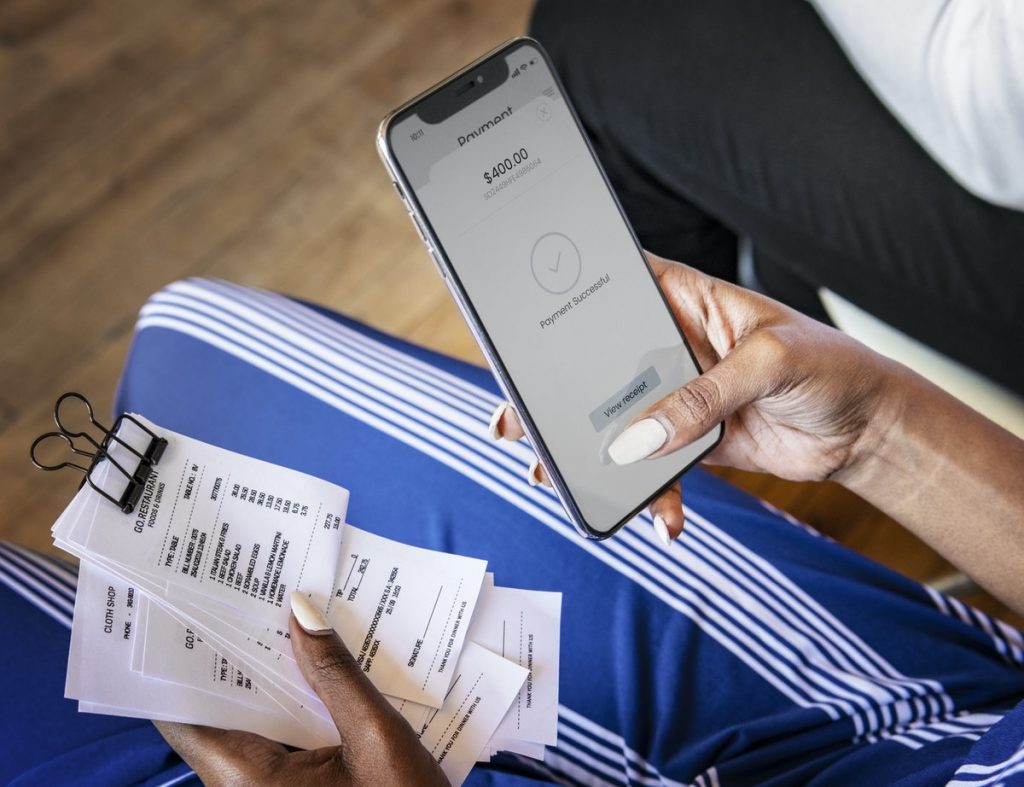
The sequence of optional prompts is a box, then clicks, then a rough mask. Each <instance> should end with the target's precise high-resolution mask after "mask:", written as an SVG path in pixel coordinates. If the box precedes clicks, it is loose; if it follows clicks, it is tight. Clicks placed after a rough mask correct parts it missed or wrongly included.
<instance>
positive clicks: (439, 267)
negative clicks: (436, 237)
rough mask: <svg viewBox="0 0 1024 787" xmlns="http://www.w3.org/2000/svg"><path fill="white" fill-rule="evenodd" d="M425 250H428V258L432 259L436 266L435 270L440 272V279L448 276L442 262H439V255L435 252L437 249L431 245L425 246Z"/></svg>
mask: <svg viewBox="0 0 1024 787" xmlns="http://www.w3.org/2000/svg"><path fill="white" fill-rule="evenodd" d="M427 251H428V252H430V259H432V260H433V261H434V267H435V268H437V272H438V273H440V274H441V278H442V279H447V278H448V276H447V274H446V273H445V272H444V264H443V263H442V262H441V258H440V256H438V254H437V250H436V249H434V247H433V246H429V245H428V246H427Z"/></svg>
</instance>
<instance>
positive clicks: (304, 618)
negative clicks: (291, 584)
mask: <svg viewBox="0 0 1024 787" xmlns="http://www.w3.org/2000/svg"><path fill="white" fill-rule="evenodd" d="M292 614H293V615H295V619H296V620H297V621H299V625H300V626H302V628H303V629H305V630H306V631H308V632H309V633H310V634H322V633H323V632H325V631H330V630H331V627H330V625H329V624H328V623H327V621H326V620H325V619H324V615H323V613H322V612H321V611H320V610H319V609H317V608H316V607H315V606H313V602H311V601H310V600H309V599H308V598H306V597H305V596H304V595H302V594H301V593H299V592H298V591H297V590H296V591H293V592H292Z"/></svg>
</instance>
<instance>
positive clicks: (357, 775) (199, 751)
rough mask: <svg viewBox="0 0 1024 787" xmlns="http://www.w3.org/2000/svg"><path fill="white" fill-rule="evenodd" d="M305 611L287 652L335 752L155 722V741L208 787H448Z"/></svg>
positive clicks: (330, 634) (334, 638)
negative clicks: (317, 704)
mask: <svg viewBox="0 0 1024 787" xmlns="http://www.w3.org/2000/svg"><path fill="white" fill-rule="evenodd" d="M311 609H312V608H311V607H310V608H308V609H307V610H306V613H305V614H304V615H303V618H304V621H305V622H306V625H307V626H309V628H308V629H304V628H303V627H302V626H300V625H299V623H298V622H297V620H296V618H295V617H294V615H293V616H292V618H291V622H290V629H291V641H292V648H293V650H294V653H295V659H296V660H297V661H298V663H299V667H300V668H301V669H302V674H303V675H304V676H305V678H306V680H307V681H308V682H309V685H310V686H311V687H312V688H313V690H314V691H315V692H316V693H317V696H319V697H320V699H321V700H322V701H323V703H324V705H326V706H327V710H328V711H330V714H331V717H332V718H333V720H334V723H335V724H336V725H337V727H338V734H339V736H340V737H341V744H340V745H339V746H331V747H326V748H322V749H314V750H313V751H292V750H290V749H288V748H286V747H285V746H283V745H281V744H280V743H275V742H274V741H271V740H267V739H266V738H263V737H261V736H259V735H254V734H252V733H249V732H239V731H237V730H235V731H228V730H218V729H213V728H212V727H199V726H196V725H194V724H177V723H171V722H154V723H155V724H156V727H157V729H158V730H160V734H161V735H163V736H164V738H165V739H166V740H167V742H168V743H169V744H170V745H171V747H172V748H173V749H174V750H175V751H176V752H178V754H180V755H181V757H182V759H183V760H185V761H186V762H187V763H188V764H189V765H190V766H192V768H193V769H194V770H195V772H196V774H198V776H199V778H200V779H202V781H203V784H206V785H227V784H231V785H235V784H261V785H262V784H281V785H289V786H290V787H294V785H300V784H301V785H307V784H309V785H317V784H323V785H328V784H329V785H353V786H355V785H371V784H372V785H378V784H403V785H432V786H433V785H447V784H448V780H447V779H446V778H445V776H444V774H443V773H442V772H441V769H440V767H439V766H438V765H437V763H436V762H435V761H434V759H433V757H431V756H430V753H429V752H428V751H427V750H426V749H425V748H423V746H422V745H421V744H420V741H419V739H418V738H417V737H416V735H415V734H414V733H413V731H412V728H411V727H410V726H409V725H408V724H407V723H406V721H405V720H404V719H403V718H402V717H401V716H400V715H399V714H398V712H397V711H396V710H395V709H394V708H392V707H391V705H389V704H388V702H387V700H385V699H384V697H383V696H382V695H381V693H380V692H379V691H377V689H376V688H374V686H373V684H372V683H370V680H369V678H367V677H366V675H365V674H364V673H363V671H362V669H360V667H359V665H358V664H357V663H356V661H355V659H353V658H352V654H351V653H349V651H348V649H347V648H346V647H345V645H344V644H343V643H342V641H341V639H340V638H339V637H338V635H337V634H336V633H335V632H334V631H333V630H332V629H330V628H328V627H327V624H326V623H325V622H323V619H322V616H320V617H319V620H317V619H314V620H313V621H312V623H313V625H312V626H310V620H308V619H307V618H309V617H310V610H311ZM300 614H301V611H300ZM312 615H313V616H318V613H317V612H315V611H313V612H312ZM321 623H322V626H323V627H322V628H317V626H319V625H320V624H321Z"/></svg>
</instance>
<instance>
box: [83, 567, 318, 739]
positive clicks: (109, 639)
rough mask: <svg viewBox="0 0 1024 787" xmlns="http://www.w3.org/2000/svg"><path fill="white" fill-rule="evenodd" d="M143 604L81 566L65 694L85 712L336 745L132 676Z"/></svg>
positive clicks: (282, 718)
mask: <svg viewBox="0 0 1024 787" xmlns="http://www.w3.org/2000/svg"><path fill="white" fill-rule="evenodd" d="M138 599H139V592H138V590H137V589H136V588H135V587H133V586H132V585H131V584H130V583H128V582H125V581H124V580H122V579H119V578H117V577H115V576H114V575H112V574H109V573H107V572H105V571H103V570H102V569H101V568H99V567H98V566H96V565H94V564H92V563H82V565H81V567H80V568H79V574H78V591H77V595H76V598H75V625H74V626H73V628H72V633H71V649H70V652H69V654H68V674H67V681H66V684H65V696H66V697H68V698H69V699H77V700H78V701H79V704H80V707H81V708H82V709H83V710H92V711H94V712H106V713H110V712H114V713H117V714H118V715H121V716H131V717H134V718H147V719H157V720H166V721H187V722H190V723H193V724H205V725H208V726H212V727H221V728H224V729H238V730H246V731H249V732H254V733H256V734H258V735H264V736H267V737H269V738H271V739H273V740H278V741H281V742H283V743H286V744H288V745H291V746H299V747H301V748H316V747H319V746H326V745H331V743H332V739H331V738H330V737H327V736H324V735H323V734H318V731H317V730H316V729H313V728H307V727H306V726H304V725H301V724H298V723H296V720H295V719H293V718H292V717H291V716H289V715H287V714H282V713H280V712H279V711H277V712H271V711H268V710H263V709H258V708H253V707H252V706H251V705H240V704H238V703H234V702H231V701H229V700H228V699H226V698H223V697H221V698H216V699H215V698H212V697H211V696H210V694H209V693H207V692H205V691H199V690H196V689H190V688H187V687H183V686H180V685H176V684H174V683H170V682H163V681H154V680H149V679H146V678H144V677H142V676H141V675H139V674H138V673H135V672H132V670H131V656H132V646H133V638H134V636H135V632H136V626H135V622H136V613H137V604H138ZM335 738H336V732H335ZM333 743H337V740H336V739H335V740H334V741H333Z"/></svg>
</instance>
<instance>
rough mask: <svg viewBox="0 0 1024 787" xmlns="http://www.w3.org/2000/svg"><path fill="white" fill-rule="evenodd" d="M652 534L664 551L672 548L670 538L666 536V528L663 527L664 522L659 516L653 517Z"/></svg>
mask: <svg viewBox="0 0 1024 787" xmlns="http://www.w3.org/2000/svg"><path fill="white" fill-rule="evenodd" d="M654 532H655V533H656V534H657V536H658V540H659V541H660V542H661V543H662V544H664V545H665V548H666V549H668V548H669V547H670V546H672V536H670V535H669V534H668V527H667V526H666V525H665V520H664V519H662V517H661V514H657V515H655V517H654Z"/></svg>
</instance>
